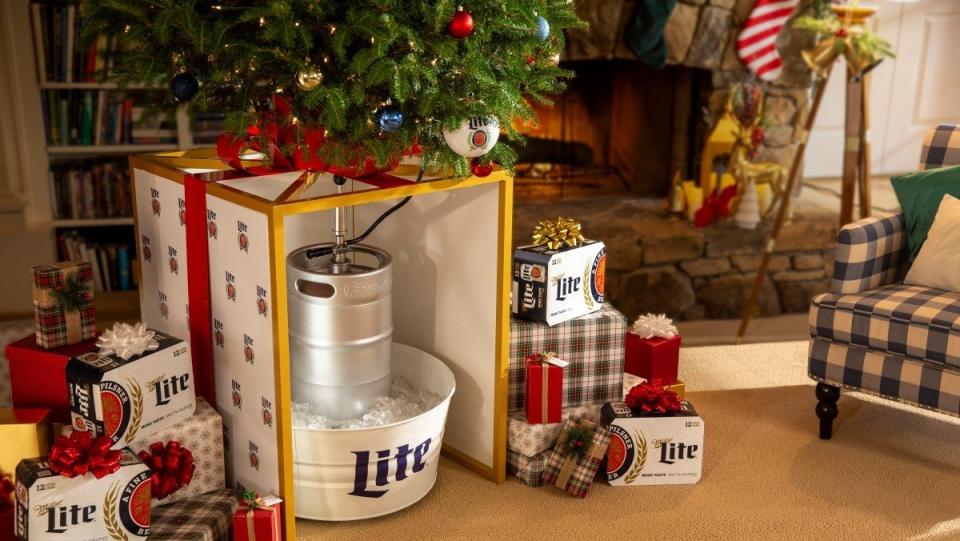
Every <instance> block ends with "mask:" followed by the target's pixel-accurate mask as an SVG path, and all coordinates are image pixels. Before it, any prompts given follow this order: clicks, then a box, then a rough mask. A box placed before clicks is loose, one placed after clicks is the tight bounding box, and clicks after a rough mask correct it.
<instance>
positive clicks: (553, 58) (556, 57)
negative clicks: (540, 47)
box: [547, 53, 560, 67]
mask: <svg viewBox="0 0 960 541" xmlns="http://www.w3.org/2000/svg"><path fill="white" fill-rule="evenodd" d="M547 64H549V65H551V66H553V67H557V66H559V65H560V53H553V54H552V55H550V58H548V59H547Z"/></svg>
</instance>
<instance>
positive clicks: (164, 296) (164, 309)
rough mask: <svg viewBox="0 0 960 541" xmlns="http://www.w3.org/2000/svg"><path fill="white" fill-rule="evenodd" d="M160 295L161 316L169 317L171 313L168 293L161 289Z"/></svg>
mask: <svg viewBox="0 0 960 541" xmlns="http://www.w3.org/2000/svg"><path fill="white" fill-rule="evenodd" d="M159 295H160V317H162V318H163V319H167V317H168V316H169V315H170V309H169V308H167V294H166V293H164V292H163V291H161V292H160V293H159Z"/></svg>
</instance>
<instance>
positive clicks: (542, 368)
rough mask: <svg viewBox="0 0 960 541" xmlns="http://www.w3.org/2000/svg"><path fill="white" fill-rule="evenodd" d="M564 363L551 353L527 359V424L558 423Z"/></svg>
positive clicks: (537, 354)
mask: <svg viewBox="0 0 960 541" xmlns="http://www.w3.org/2000/svg"><path fill="white" fill-rule="evenodd" d="M566 365H567V362H566V361H562V360H560V359H558V358H556V357H555V356H554V355H553V354H552V353H544V354H540V353H534V354H533V355H530V356H529V357H527V400H526V403H527V422H528V423H530V424H543V423H559V422H560V420H561V415H562V414H561V411H560V410H561V406H562V404H563V368H564V367H565V366H566Z"/></svg>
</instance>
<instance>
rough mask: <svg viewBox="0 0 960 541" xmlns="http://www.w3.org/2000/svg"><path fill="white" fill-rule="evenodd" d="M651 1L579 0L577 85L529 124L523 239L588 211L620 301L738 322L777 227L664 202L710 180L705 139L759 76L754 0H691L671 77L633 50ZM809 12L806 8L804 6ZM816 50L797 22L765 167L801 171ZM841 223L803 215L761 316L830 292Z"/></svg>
mask: <svg viewBox="0 0 960 541" xmlns="http://www.w3.org/2000/svg"><path fill="white" fill-rule="evenodd" d="M643 2H644V0H577V12H578V13H579V14H580V16H581V18H583V19H584V20H586V21H587V22H588V23H589V24H590V27H589V29H586V30H582V31H577V32H571V33H570V35H569V36H568V40H567V48H566V52H565V55H564V58H563V60H564V66H565V67H568V68H571V69H573V70H575V71H576V73H577V77H576V79H574V80H573V81H572V82H571V84H570V86H569V88H568V90H567V92H566V93H565V94H564V95H563V96H560V97H558V98H557V99H556V100H555V104H554V106H553V107H552V108H549V109H547V108H544V109H541V110H539V111H538V113H539V116H540V122H539V124H538V125H537V126H522V127H521V131H523V132H524V133H525V134H526V135H527V136H528V137H529V138H530V144H529V145H528V147H527V148H526V149H525V150H524V151H523V152H522V153H521V155H520V163H519V164H518V168H517V169H518V176H517V182H516V184H515V186H516V193H517V201H518V203H517V206H516V208H517V212H516V217H515V221H514V223H515V229H514V231H515V234H514V243H515V245H521V244H525V243H527V242H528V241H529V232H530V230H531V229H532V227H533V225H535V224H536V221H537V220H538V219H539V218H543V217H551V216H552V217H555V216H557V215H562V216H571V217H575V218H577V219H579V220H580V221H581V222H582V223H583V226H584V231H585V233H586V235H587V236H588V237H590V238H596V239H600V240H603V241H604V242H605V243H606V244H607V250H608V254H609V257H608V262H607V290H608V298H609V299H610V300H611V301H612V302H613V303H614V304H615V305H616V306H617V307H618V308H619V309H621V311H623V313H624V314H625V315H626V316H627V317H628V318H631V319H632V318H634V317H636V316H637V314H639V313H643V312H648V311H650V312H658V313H660V312H664V313H666V314H668V315H669V316H671V317H675V318H680V319H704V318H708V319H730V318H737V317H739V315H740V313H741V310H742V308H743V303H744V301H745V299H746V296H747V293H748V292H749V289H750V285H751V284H752V282H753V279H754V273H755V272H756V269H757V267H758V265H759V261H760V258H761V256H762V253H763V249H764V246H765V243H766V239H767V236H768V234H769V230H770V225H771V224H770V223H764V224H761V226H760V227H759V228H758V229H757V230H754V231H745V230H742V229H737V228H736V227H734V226H733V225H732V224H730V223H721V224H714V225H712V226H710V227H707V228H704V229H697V228H695V227H693V226H692V225H691V224H690V223H689V222H688V221H686V220H685V219H683V218H678V217H676V216H668V215H667V214H666V213H665V212H664V210H663V207H662V201H663V198H664V196H666V195H667V194H668V191H669V188H670V186H671V179H672V178H673V176H674V175H675V174H677V173H679V174H680V175H681V176H682V178H685V179H696V178H698V173H699V169H700V155H701V152H702V148H703V143H704V141H705V139H706V137H707V135H708V134H709V132H710V130H711V129H712V127H713V125H714V123H715V122H716V120H717V118H718V117H719V115H721V114H722V112H723V110H724V106H725V105H726V103H727V100H728V97H729V95H730V91H731V88H732V87H733V86H734V85H736V84H738V83H741V82H744V81H748V80H750V79H751V77H752V76H751V74H750V72H749V71H748V70H747V69H746V67H745V66H744V65H743V64H742V63H741V62H740V60H739V59H738V58H737V55H736V51H735V49H734V43H735V41H736V36H737V35H738V33H739V30H740V28H741V26H742V24H743V21H745V20H746V17H747V15H748V14H749V12H750V10H751V8H752V7H753V4H754V0H679V1H678V2H677V4H676V6H675V7H674V9H673V11H672V12H671V13H670V16H669V18H668V19H667V21H666V25H665V27H664V31H663V38H664V41H665V44H666V64H667V65H666V66H665V67H663V68H662V69H656V68H654V67H651V66H648V65H646V64H644V63H643V62H642V61H641V60H639V59H638V58H637V55H636V54H634V52H633V51H632V50H631V49H630V47H629V46H628V44H627V39H626V35H627V33H628V32H630V28H631V24H632V20H633V17H634V16H635V14H636V13H637V9H638V6H640V5H641V4H642V3H643ZM809 4H810V2H809V1H808V0H803V1H801V5H800V8H799V10H798V11H800V12H802V11H804V10H806V9H808V5H809ZM811 42H812V38H811V37H810V36H808V35H807V34H806V33H803V32H798V31H795V30H793V29H792V28H790V26H789V23H788V25H787V27H786V28H785V29H784V31H783V32H782V33H781V34H780V36H779V38H778V42H777V44H778V48H779V50H780V54H781V56H782V58H783V60H784V67H783V71H782V74H781V76H780V77H779V78H778V79H777V80H776V81H774V82H772V83H765V84H764V90H765V98H764V99H765V101H764V110H765V114H766V121H767V123H766V128H765V132H766V139H765V141H764V142H763V144H762V146H761V147H760V148H759V149H758V152H757V156H756V158H755V159H756V160H758V161H773V162H777V163H780V164H782V165H784V166H787V167H789V166H790V163H791V161H792V159H793V156H794V154H795V152H796V148H797V140H798V139H799V137H800V135H801V134H800V132H801V130H802V128H801V127H798V126H802V123H803V122H804V121H805V118H806V114H807V111H808V105H809V104H808V94H807V91H808V87H809V86H810V84H811V75H810V72H809V70H808V69H807V68H806V66H805V65H804V64H803V62H802V60H801V59H800V55H799V52H800V51H801V50H803V49H805V48H807V47H809V46H810V45H811V44H812V43H811ZM722 161H723V160H721V162H722ZM714 163H717V162H714ZM711 165H713V164H711ZM835 224H836V219H835V215H834V216H831V217H826V216H825V215H824V214H823V210H822V209H820V210H810V209H804V208H802V207H801V208H800V209H799V210H798V211H797V213H796V216H795V218H794V220H793V223H792V224H791V225H790V226H789V227H787V228H786V229H785V232H784V233H783V234H782V235H781V240H780V242H779V243H778V245H777V247H776V252H775V254H774V256H773V259H772V261H771V266H770V270H769V274H768V276H767V280H766V284H765V286H764V288H763V290H762V292H761V296H760V301H759V303H758V309H757V312H756V313H757V315H776V314H781V313H788V312H802V311H805V310H807V308H808V306H809V298H810V296H812V295H813V294H816V293H819V292H822V291H826V290H827V289H828V288H829V276H830V274H831V272H832V262H833V244H834V239H835V235H836V225H835Z"/></svg>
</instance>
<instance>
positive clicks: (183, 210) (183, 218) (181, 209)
mask: <svg viewBox="0 0 960 541" xmlns="http://www.w3.org/2000/svg"><path fill="white" fill-rule="evenodd" d="M177 209H178V212H177V216H178V217H179V218H180V225H181V226H184V225H187V205H186V203H185V202H184V201H183V198H182V197H178V198H177Z"/></svg>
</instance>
